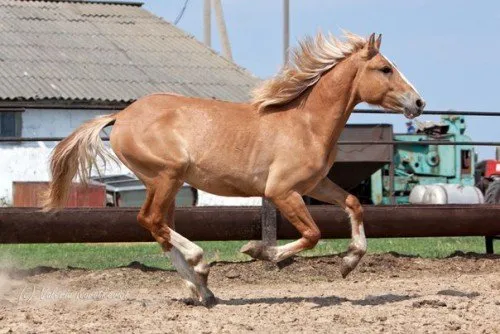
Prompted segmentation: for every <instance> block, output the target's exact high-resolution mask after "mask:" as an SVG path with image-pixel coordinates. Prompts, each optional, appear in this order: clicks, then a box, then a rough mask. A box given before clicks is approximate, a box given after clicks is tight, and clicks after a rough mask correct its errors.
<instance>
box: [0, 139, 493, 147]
mask: <svg viewBox="0 0 500 334" xmlns="http://www.w3.org/2000/svg"><path fill="white" fill-rule="evenodd" d="M63 139H64V137H24V138H19V137H0V143H1V142H38V141H43V142H51V141H54V142H55V141H61V140H63ZM101 139H102V140H104V141H109V138H108V137H103V138H101ZM337 144H338V145H452V146H454V145H455V146H458V145H468V146H500V142H494V141H493V142H489V141H446V140H421V141H403V140H360V141H355V140H343V141H342V140H341V141H339V142H338V143H337Z"/></svg>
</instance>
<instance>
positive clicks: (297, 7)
mask: <svg viewBox="0 0 500 334" xmlns="http://www.w3.org/2000/svg"><path fill="white" fill-rule="evenodd" d="M143 1H144V2H145V7H146V9H148V10H150V11H151V12H153V13H155V14H156V15H158V16H161V17H163V18H164V19H166V20H168V21H173V20H174V19H175V18H176V17H177V15H178V13H179V11H180V9H181V8H182V5H183V4H184V0H168V1H159V0H143ZM222 3H223V9H224V15H225V18H226V24H227V28H228V34H229V39H230V42H231V47H232V51H233V58H234V61H235V62H236V63H238V64H239V65H241V66H243V67H245V68H247V69H248V70H249V71H250V72H252V73H253V74H255V75H256V76H259V77H261V78H267V77H269V76H271V75H273V74H274V73H276V71H277V70H278V69H279V67H280V66H281V63H282V60H283V56H282V1H281V0H223V2H222ZM202 10H203V1H202V0H190V1H189V2H188V5H187V8H186V11H185V13H184V16H183V17H182V19H181V21H180V22H179V23H178V26H179V27H180V28H181V29H183V30H185V31H187V32H188V33H190V34H192V35H194V36H195V37H196V38H197V39H199V40H202V39H203V22H202V14H203V13H202ZM212 21H213V22H212V47H213V48H214V49H215V50H217V51H218V50H220V44H219V38H218V34H217V29H216V25H215V18H214V14H213V13H212ZM340 29H347V30H350V31H352V32H355V33H358V34H361V35H369V34H370V33H371V32H377V33H382V34H383V41H382V48H381V50H382V52H383V53H384V54H385V55H386V56H387V57H389V58H390V59H391V60H393V61H394V62H395V63H397V64H398V67H399V68H400V69H401V71H402V72H403V73H404V74H405V75H406V77H407V78H408V79H409V80H410V81H411V82H412V83H413V84H414V85H415V87H416V88H417V89H418V90H419V92H420V93H421V94H422V96H423V97H424V99H425V100H426V101H427V109H436V110H448V109H455V110H478V111H497V110H498V109H497V108H496V107H497V105H498V103H497V101H496V98H497V97H498V96H499V95H500V92H499V88H500V87H499V85H498V80H499V79H500V66H499V62H500V1H496V0H489V1H486V0H485V1H474V2H473V1H465V0H439V1H436V0H411V1H397V0H377V1H372V0H349V1H348V0H343V1H337V0H307V1H306V0H290V32H291V33H290V43H291V45H292V46H293V45H296V42H297V40H299V39H300V38H302V37H303V36H305V35H313V34H315V33H316V32H317V31H318V30H322V31H324V32H326V31H331V32H332V33H334V34H339V33H340ZM436 119H438V116H434V117H432V116H427V117H426V116H422V117H420V120H436ZM350 122H353V123H392V124H394V129H395V131H398V132H401V131H404V130H405V126H404V122H405V120H404V119H403V117H402V116H399V115H394V116H391V115H380V116H378V115H375V116H372V115H353V116H352V117H351V120H350ZM467 124H468V129H467V133H468V134H469V136H470V137H472V139H473V140H475V141H500V118H493V117H468V118H467ZM477 150H478V151H479V153H480V156H481V158H492V157H494V150H493V148H478V149H477Z"/></svg>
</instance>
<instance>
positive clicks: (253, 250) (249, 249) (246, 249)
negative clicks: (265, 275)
mask: <svg viewBox="0 0 500 334" xmlns="http://www.w3.org/2000/svg"><path fill="white" fill-rule="evenodd" d="M265 248H266V245H265V244H264V243H263V242H262V241H258V240H252V241H250V242H248V243H247V244H246V245H244V246H243V247H241V249H240V252H241V253H244V254H247V255H249V256H251V257H253V258H254V259H260V258H261V257H262V253H263V252H264V249H265Z"/></svg>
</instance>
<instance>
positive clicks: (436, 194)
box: [409, 184, 484, 204]
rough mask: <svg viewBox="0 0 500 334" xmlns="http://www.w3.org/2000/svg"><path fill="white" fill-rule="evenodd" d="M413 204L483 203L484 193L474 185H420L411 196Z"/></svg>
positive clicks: (410, 199) (410, 200)
mask: <svg viewBox="0 0 500 334" xmlns="http://www.w3.org/2000/svg"><path fill="white" fill-rule="evenodd" d="M409 202H410V203H411V204H483V203H484V197H483V193H482V192H481V190H479V188H477V187H474V186H461V185H459V184H433V185H419V186H416V187H415V188H413V190H412V191H411V193H410V196H409Z"/></svg>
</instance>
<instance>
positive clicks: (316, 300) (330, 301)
mask: <svg viewBox="0 0 500 334" xmlns="http://www.w3.org/2000/svg"><path fill="white" fill-rule="evenodd" d="M418 297H419V296H418V295H395V294H391V293H390V294H384V295H378V296H366V297H365V298H363V299H352V300H351V299H348V298H345V297H338V296H322V297H266V298H238V299H227V300H226V299H218V304H220V305H230V306H241V305H253V304H268V305H274V304H288V303H294V304H299V303H312V304H315V306H313V308H320V307H325V306H334V305H340V304H342V303H345V302H350V303H351V304H353V305H359V306H376V305H383V304H389V303H397V302H400V301H404V300H409V299H413V298H418Z"/></svg>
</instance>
